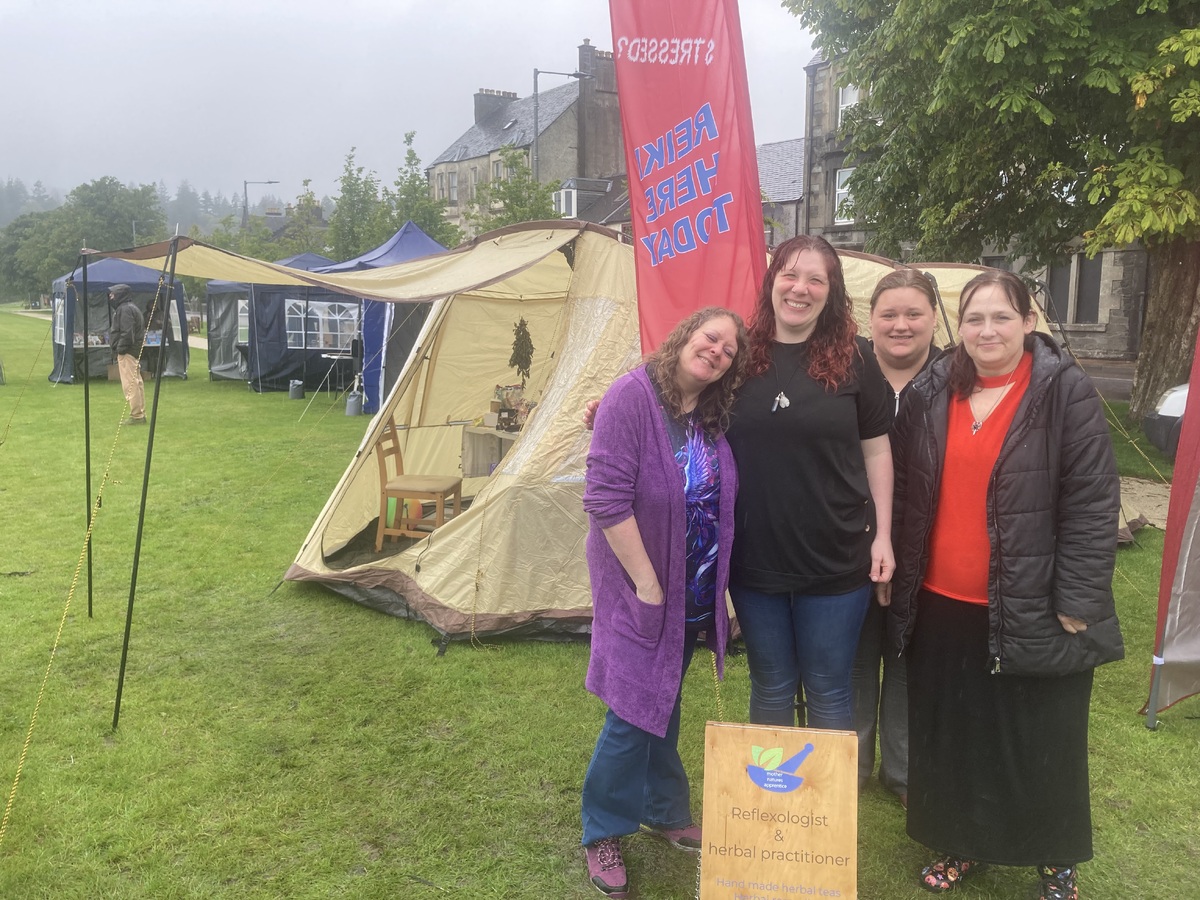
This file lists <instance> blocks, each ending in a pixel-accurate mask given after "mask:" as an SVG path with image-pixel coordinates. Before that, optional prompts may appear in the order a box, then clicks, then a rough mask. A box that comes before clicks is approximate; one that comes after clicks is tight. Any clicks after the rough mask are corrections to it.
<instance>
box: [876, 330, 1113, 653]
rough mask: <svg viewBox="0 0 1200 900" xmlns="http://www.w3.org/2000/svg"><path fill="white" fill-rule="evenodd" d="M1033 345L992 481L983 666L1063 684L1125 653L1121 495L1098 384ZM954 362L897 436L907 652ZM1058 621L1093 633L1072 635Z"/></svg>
mask: <svg viewBox="0 0 1200 900" xmlns="http://www.w3.org/2000/svg"><path fill="white" fill-rule="evenodd" d="M1026 346H1027V347H1032V350H1033V372H1032V375H1031V379H1030V384H1029V389H1028V390H1027V391H1026V393H1025V396H1024V397H1023V398H1022V399H1021V403H1020V405H1019V407H1018V408H1017V412H1016V415H1015V416H1014V418H1013V422H1012V425H1011V427H1010V428H1009V431H1008V434H1007V435H1006V436H1005V439H1004V443H1003V445H1002V447H1001V449H1000V456H999V458H998V459H997V461H996V467H995V469H994V470H993V471H992V476H991V479H990V480H989V482H988V493H987V517H988V523H987V528H988V538H989V540H990V542H991V562H990V565H989V571H988V621H989V631H988V654H989V657H990V659H989V660H987V661H986V662H987V665H989V666H990V668H991V670H992V671H993V672H999V673H1009V674H1014V675H1067V674H1071V673H1073V672H1079V671H1083V670H1085V669H1089V668H1092V667H1094V666H1098V665H1100V664H1101V663H1106V662H1111V661H1113V660H1117V659H1121V658H1122V657H1123V656H1124V655H1125V650H1124V645H1123V642H1122V639H1121V631H1120V627H1119V624H1118V622H1117V613H1116V607H1115V604H1114V602H1113V594H1112V577H1113V568H1114V566H1115V563H1116V548H1117V516H1118V513H1119V511H1120V503H1121V488H1120V481H1119V479H1118V477H1117V470H1116V460H1115V457H1114V456H1113V450H1112V442H1111V440H1110V438H1109V433H1108V424H1107V422H1106V421H1105V418H1104V411H1103V408H1102V407H1101V404H1100V398H1099V396H1098V395H1097V394H1096V389H1095V387H1094V386H1093V385H1092V382H1091V379H1089V378H1088V376H1087V375H1086V374H1085V373H1084V372H1083V370H1082V369H1081V368H1080V367H1079V366H1078V365H1077V364H1076V363H1075V361H1074V360H1073V359H1071V358H1070V357H1068V356H1067V355H1066V354H1064V353H1063V351H1062V350H1061V349H1060V348H1059V347H1058V345H1057V344H1055V343H1054V342H1053V341H1052V340H1051V339H1050V338H1048V337H1046V336H1044V335H1041V334H1036V333H1035V334H1033V335H1030V336H1029V337H1028V338H1027V339H1026ZM950 360H951V355H950V354H947V356H946V357H944V358H942V359H940V360H938V362H936V363H935V364H934V365H933V366H932V367H931V368H930V369H928V370H927V371H926V372H925V374H924V375H921V376H920V377H919V378H918V379H917V381H916V382H915V383H914V384H913V386H912V389H911V390H909V391H906V392H905V397H904V400H903V402H902V403H901V407H900V414H899V416H898V418H897V420H896V424H895V426H894V428H893V429H892V455H893V461H894V463H895V467H896V488H895V491H896V492H895V502H894V510H895V513H894V525H893V532H892V540H893V544H894V546H895V551H896V573H895V575H894V576H893V580H892V605H891V607H890V610H889V617H888V630H889V634H890V636H891V638H892V640H893V642H894V643H895V644H896V646H897V647H898V648H900V650H901V651H902V650H903V648H904V647H905V646H907V643H908V640H909V638H910V637H911V636H912V631H913V626H914V624H915V622H916V614H917V598H918V594H919V591H920V589H921V584H922V581H923V580H924V577H925V569H926V566H927V564H928V562H929V539H930V534H931V531H932V528H933V521H934V514H935V513H936V511H937V505H938V503H939V502H940V501H941V500H942V499H943V498H941V497H939V486H940V482H941V475H942V466H943V462H944V456H945V451H946V422H947V416H948V412H949V402H948V401H949V396H950V391H949V388H948V386H947V380H948V377H949V371H950ZM946 499H949V500H952V498H946ZM1058 613H1062V614H1064V615H1068V616H1073V617H1075V618H1077V619H1081V620H1083V621H1084V622H1086V623H1087V626H1088V627H1087V630H1086V631H1082V632H1080V633H1078V634H1069V633H1068V632H1066V631H1065V630H1063V627H1062V625H1061V623H1060V622H1059V621H1058V618H1057V615H1056V614H1058ZM980 664H981V665H982V664H984V661H983V660H981V661H980Z"/></svg>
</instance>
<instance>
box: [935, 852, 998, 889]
mask: <svg viewBox="0 0 1200 900" xmlns="http://www.w3.org/2000/svg"><path fill="white" fill-rule="evenodd" d="M985 868H986V865H985V864H984V863H978V862H975V861H974V860H973V859H960V858H959V857H957V856H939V857H938V858H937V859H935V860H934V861H933V862H932V863H930V864H929V865H927V866H926V867H925V868H923V869H922V870H921V887H923V888H925V890H927V891H929V892H930V893H932V894H944V893H946V892H947V891H950V890H953V889H954V888H955V886H956V885H957V884H958V883H959V882H960V881H962V880H963V879H964V878H966V877H967V876H968V875H970V874H971V873H973V872H981V871H983V870H984V869H985Z"/></svg>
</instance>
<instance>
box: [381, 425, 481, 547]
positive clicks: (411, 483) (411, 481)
mask: <svg viewBox="0 0 1200 900" xmlns="http://www.w3.org/2000/svg"><path fill="white" fill-rule="evenodd" d="M375 458H376V460H378V462H379V484H380V486H381V487H380V491H379V528H378V530H377V531H376V532H375V552H376V553H378V552H380V551H381V550H382V549H383V538H384V536H385V535H387V536H390V537H392V538H393V539H395V538H397V537H399V536H401V535H403V536H405V537H414V538H422V537H426V536H427V535H428V534H429V533H430V532H432V531H433V530H435V529H437V528H439V527H441V526H442V525H444V524H445V522H446V500H447V499H448V498H450V497H453V498H454V513H453V514H454V515H456V516H457V515H458V514H459V513H460V512H462V479H461V478H458V477H456V476H453V475H405V474H404V456H403V454H402V453H401V452H400V432H399V430H398V429H397V428H396V421H395V420H394V419H393V420H392V421H390V422H389V423H388V425H387V427H386V428H385V429H384V431H383V434H381V435H380V436H379V441H378V442H377V443H376V444H375ZM389 459H390V460H392V465H391V467H390V468H391V471H390V472H389V466H388V460H389ZM389 500H394V501H395V504H396V506H395V515H394V521H393V523H392V526H391V527H390V528H389V527H388V501H389ZM425 500H432V501H433V503H434V520H433V522H432V523H429V522H425V521H424V518H425V510H424V502H423V501H425ZM405 501H411V506H410V505H409V504H407V503H406V502H405Z"/></svg>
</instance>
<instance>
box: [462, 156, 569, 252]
mask: <svg viewBox="0 0 1200 900" xmlns="http://www.w3.org/2000/svg"><path fill="white" fill-rule="evenodd" d="M500 158H501V160H502V161H503V167H504V169H505V171H506V173H507V175H506V177H504V178H500V179H493V180H492V181H485V182H483V183H482V184H480V185H479V188H478V190H477V191H476V193H475V199H474V200H473V201H472V203H471V205H470V206H469V207H468V208H467V210H466V213H465V218H466V220H467V222H468V224H469V225H470V226H471V227H472V228H473V229H475V231H476V232H481V231H491V230H492V229H493V228H503V227H504V226H505V225H517V224H519V223H521V222H534V221H537V220H539V219H554V218H557V217H558V214H557V213H555V212H554V192H555V191H557V190H558V182H557V181H552V182H550V183H549V184H540V183H538V182H537V181H534V178H533V172H532V170H530V168H529V162H528V159H527V157H526V153H525V151H524V150H521V149H519V148H517V147H512V146H508V147H502V148H501V149H500Z"/></svg>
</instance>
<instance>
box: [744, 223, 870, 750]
mask: <svg viewBox="0 0 1200 900" xmlns="http://www.w3.org/2000/svg"><path fill="white" fill-rule="evenodd" d="M856 332H857V327H856V325H855V323H854V318H853V315H852V314H851V307H850V299H849V297H848V296H847V294H846V285H845V278H844V276H843V274H842V266H841V261H840V260H839V259H838V256H837V253H836V252H835V251H834V249H833V247H832V246H830V244H829V243H828V242H827V241H826V240H824V239H823V238H820V237H813V236H810V235H801V236H799V237H795V238H792V239H791V240H788V241H786V242H784V243H783V244H782V245H780V247H779V248H778V249H777V250H776V251H775V254H774V256H773V258H772V260H771V264H770V266H769V268H768V269H767V274H766V277H765V278H764V279H763V285H762V290H761V292H760V294H759V298H758V304H757V307H756V309H755V314H754V318H753V319H752V320H751V324H750V328H749V333H750V366H749V372H748V377H747V380H746V382H745V383H744V384H743V385H742V387H741V388H740V389H739V391H738V396H737V400H736V402H735V403H734V408H733V416H732V420H731V424H730V427H729V431H728V434H727V437H728V440H729V444H730V447H731V448H732V449H733V454H734V457H735V459H736V460H737V467H738V480H739V485H740V487H739V492H738V498H737V513H736V516H737V519H736V534H735V538H734V545H733V561H732V564H731V571H730V594H731V596H732V598H733V606H734V610H735V611H736V613H737V619H738V624H739V626H740V627H741V630H742V636H743V637H744V639H745V642H746V651H747V658H748V662H749V668H750V721H751V722H753V723H755V724H761V725H795V724H796V714H795V698H796V694H797V689H798V688H802V689H803V692H804V697H805V702H806V713H807V723H806V724H808V725H809V726H810V727H814V728H832V729H843V730H852V729H853V727H854V719H853V714H852V705H851V690H850V672H851V668H852V665H853V662H854V653H855V648H856V647H857V646H858V637H859V632H860V631H861V628H862V623H863V617H864V616H865V615H866V612H867V605H868V603H869V602H870V599H871V593H872V583H875V584H883V583H886V582H887V581H888V580H889V579H890V577H891V573H892V568H893V560H892V546H891V539H890V534H891V514H892V508H891V504H892V458H891V450H890V447H889V444H888V429H889V428H890V427H891V423H892V412H893V410H892V402H891V399H890V396H889V391H888V388H887V383H886V382H885V380H884V377H883V374H882V373H881V371H880V368H879V363H878V362H877V361H876V358H875V354H874V353H873V352H872V351H871V347H870V345H869V344H868V343H867V341H866V340H865V339H864V338H861V337H858V336H857V334H856Z"/></svg>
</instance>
